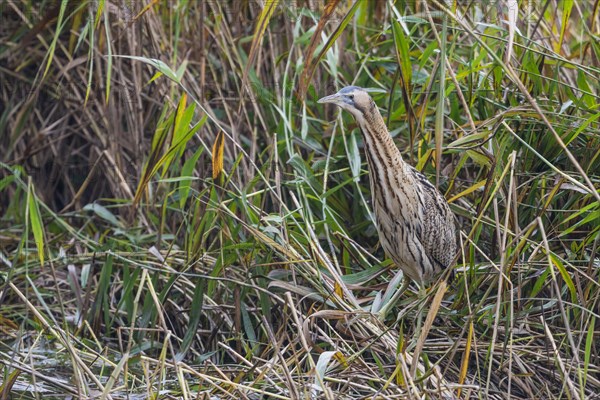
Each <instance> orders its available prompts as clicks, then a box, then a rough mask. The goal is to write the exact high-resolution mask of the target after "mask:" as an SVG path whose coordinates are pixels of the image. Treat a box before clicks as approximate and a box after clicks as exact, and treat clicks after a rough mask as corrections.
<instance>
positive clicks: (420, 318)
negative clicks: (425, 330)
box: [415, 285, 427, 335]
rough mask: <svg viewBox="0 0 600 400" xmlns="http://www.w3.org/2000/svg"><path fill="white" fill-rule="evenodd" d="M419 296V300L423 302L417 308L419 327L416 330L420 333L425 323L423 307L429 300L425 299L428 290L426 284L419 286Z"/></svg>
mask: <svg viewBox="0 0 600 400" xmlns="http://www.w3.org/2000/svg"><path fill="white" fill-rule="evenodd" d="M417 296H418V301H419V302H423V303H422V304H421V305H420V306H419V307H418V309H417V329H416V330H415V332H419V334H420V332H421V326H422V323H423V309H424V308H425V304H427V301H424V300H426V299H427V291H426V290H425V287H424V286H422V285H420V286H419V294H418V295H417ZM417 335H418V334H417Z"/></svg>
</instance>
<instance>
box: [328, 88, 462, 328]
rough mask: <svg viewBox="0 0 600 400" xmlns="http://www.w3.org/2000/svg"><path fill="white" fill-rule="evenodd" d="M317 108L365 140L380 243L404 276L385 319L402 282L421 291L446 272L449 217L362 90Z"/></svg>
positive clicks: (451, 232)
mask: <svg viewBox="0 0 600 400" xmlns="http://www.w3.org/2000/svg"><path fill="white" fill-rule="evenodd" d="M319 103H332V104H335V105H337V106H339V107H341V108H343V109H344V110H346V111H348V112H349V113H350V114H352V115H353V116H354V119H355V120H356V122H357V124H358V126H359V127H360V130H361V132H362V135H363V138H364V145H365V152H366V156H367V163H368V166H369V172H370V175H371V177H370V181H371V194H372V196H373V209H374V213H375V220H376V226H377V231H378V232H379V241H380V242H381V245H382V247H383V249H384V250H385V252H386V254H387V255H388V257H390V258H391V259H392V261H394V263H395V264H396V265H397V266H398V267H399V268H400V269H401V270H402V271H403V272H404V274H405V282H404V285H403V288H402V289H401V290H399V291H398V292H397V293H396V294H395V295H394V296H393V299H392V300H390V301H389V302H388V303H387V304H386V305H384V307H383V308H382V309H381V311H380V313H381V314H382V316H383V317H385V315H386V313H387V311H388V310H389V309H390V308H391V307H392V306H393V305H394V303H395V302H396V300H397V299H398V297H399V295H400V294H401V293H402V292H403V291H404V289H406V288H407V286H408V283H409V280H407V279H406V277H408V278H410V279H412V280H413V281H415V282H416V283H417V284H418V285H419V286H420V287H422V286H423V285H424V284H426V283H428V282H430V281H432V280H433V278H434V277H436V276H437V275H438V274H440V273H441V272H442V271H444V270H445V269H446V268H448V267H450V263H451V262H452V261H453V259H454V255H455V253H456V238H455V228H454V219H453V214H452V212H451V211H450V207H449V206H448V202H446V199H445V198H444V196H443V195H442V194H441V193H440V192H439V191H438V190H437V189H436V188H435V187H434V186H433V185H432V184H431V183H430V182H429V181H428V180H427V178H426V177H425V176H424V175H423V174H421V173H420V172H419V171H417V170H416V169H415V168H413V167H412V166H411V165H409V164H407V163H406V162H405V161H404V160H403V159H402V155H401V154H400V151H399V150H398V148H397V147H396V145H395V144H394V141H393V139H392V136H391V135H390V133H389V132H388V129H387V127H386V126H385V122H384V121H383V117H382V116H381V113H380V112H379V110H378V109H377V106H376V104H375V102H374V101H373V99H372V98H371V96H369V94H368V93H367V92H366V91H365V90H364V89H362V88H360V87H357V86H348V87H345V88H343V89H342V90H340V91H339V92H338V93H336V94H333V95H331V96H327V97H323V98H322V99H320V100H319Z"/></svg>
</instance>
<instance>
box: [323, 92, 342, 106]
mask: <svg viewBox="0 0 600 400" xmlns="http://www.w3.org/2000/svg"><path fill="white" fill-rule="evenodd" d="M340 97H341V95H340V94H339V93H336V94H332V95H329V96H325V97H323V98H321V99H319V100H317V103H333V104H337V103H339V100H340Z"/></svg>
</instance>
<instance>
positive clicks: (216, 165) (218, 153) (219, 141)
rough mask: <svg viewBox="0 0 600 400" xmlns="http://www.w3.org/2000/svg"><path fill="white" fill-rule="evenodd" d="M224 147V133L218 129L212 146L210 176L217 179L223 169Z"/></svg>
mask: <svg viewBox="0 0 600 400" xmlns="http://www.w3.org/2000/svg"><path fill="white" fill-rule="evenodd" d="M224 148H225V134H224V133H223V131H220V132H219V134H218V135H217V138H216V140H215V143H214V144H213V148H212V169H213V171H212V177H213V179H217V178H218V177H219V175H220V174H221V172H222V171H223V149H224Z"/></svg>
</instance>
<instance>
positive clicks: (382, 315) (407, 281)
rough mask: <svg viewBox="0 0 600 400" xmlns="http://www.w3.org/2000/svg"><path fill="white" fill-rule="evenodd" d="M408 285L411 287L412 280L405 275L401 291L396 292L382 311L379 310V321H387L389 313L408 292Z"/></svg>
mask: <svg viewBox="0 0 600 400" xmlns="http://www.w3.org/2000/svg"><path fill="white" fill-rule="evenodd" d="M408 285H410V279H407V278H406V275H405V276H404V282H402V287H400V289H398V290H397V291H396V293H394V295H393V296H392V298H391V299H390V300H389V301H388V302H387V303H386V304H384V305H383V306H382V307H381V309H380V310H379V312H378V314H379V319H380V320H381V321H385V317H386V316H387V313H388V312H389V311H390V310H391V309H392V308H393V307H394V306H395V305H396V303H397V302H398V300H399V299H400V296H402V294H403V293H404V292H406V289H408Z"/></svg>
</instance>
